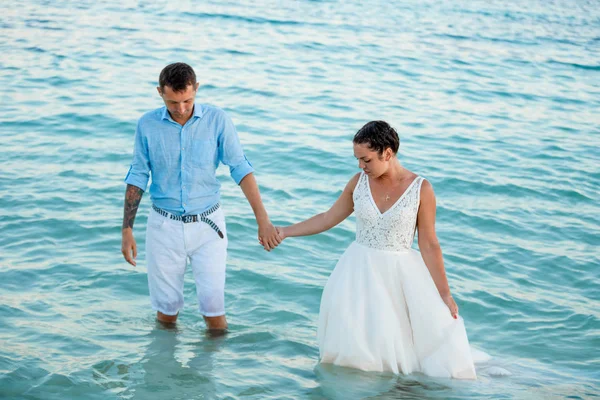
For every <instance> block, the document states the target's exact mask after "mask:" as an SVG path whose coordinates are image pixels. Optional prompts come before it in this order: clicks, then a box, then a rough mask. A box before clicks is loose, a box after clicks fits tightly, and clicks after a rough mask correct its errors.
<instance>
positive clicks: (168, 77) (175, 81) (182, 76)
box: [158, 62, 196, 92]
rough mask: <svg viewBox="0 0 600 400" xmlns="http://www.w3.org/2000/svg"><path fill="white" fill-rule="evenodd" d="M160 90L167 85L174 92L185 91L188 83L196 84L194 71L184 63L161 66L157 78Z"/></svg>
mask: <svg viewBox="0 0 600 400" xmlns="http://www.w3.org/2000/svg"><path fill="white" fill-rule="evenodd" d="M158 84H159V85H160V90H164V88H165V86H169V87H170V88H171V89H172V90H173V91H174V92H185V90H186V89H187V87H188V86H189V85H192V86H196V73H195V72H194V69H193V68H192V67H190V66H189V65H187V64H186V63H181V62H178V63H173V64H169V65H167V66H166V67H164V68H163V70H162V71H161V72H160V77H159V78H158Z"/></svg>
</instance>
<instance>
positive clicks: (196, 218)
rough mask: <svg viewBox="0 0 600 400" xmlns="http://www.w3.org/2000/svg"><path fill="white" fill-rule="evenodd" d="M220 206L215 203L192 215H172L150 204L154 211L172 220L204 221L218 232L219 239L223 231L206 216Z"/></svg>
mask: <svg viewBox="0 0 600 400" xmlns="http://www.w3.org/2000/svg"><path fill="white" fill-rule="evenodd" d="M219 207H220V204H219V203H217V204H215V205H214V206H212V207H211V208H209V209H208V210H206V211H204V212H203V213H202V214H194V215H174V214H171V213H170V212H168V211H165V210H163V209H161V208H158V207H156V206H155V205H154V204H152V209H153V210H154V211H156V212H157V213H159V214H160V215H162V216H163V217H168V218H170V219H172V220H175V221H181V222H183V223H184V224H188V223H190V222H198V221H200V222H204V223H205V224H207V225H208V226H210V227H211V228H213V229H214V230H215V232H217V233H218V234H219V237H220V238H221V239H223V237H224V236H223V232H221V230H220V229H219V227H218V226H217V224H215V223H214V222H213V221H211V220H210V219H208V218H207V217H208V216H209V215H210V214H212V213H214V212H215V211H217V210H218V209H219Z"/></svg>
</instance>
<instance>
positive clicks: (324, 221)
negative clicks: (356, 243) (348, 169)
mask: <svg viewBox="0 0 600 400" xmlns="http://www.w3.org/2000/svg"><path fill="white" fill-rule="evenodd" d="M359 177H360V173H358V174H356V175H354V176H353V177H352V179H350V181H349V182H348V184H347V185H346V187H345V188H344V191H343V192H342V194H341V195H340V197H339V198H338V199H337V200H336V202H335V203H334V204H333V206H331V208H330V209H329V210H328V211H326V212H324V213H321V214H317V215H315V216H314V217H311V218H309V219H307V220H305V221H302V222H299V223H297V224H294V225H290V226H285V227H280V228H278V231H279V235H280V237H281V239H282V240H283V239H285V238H286V237H292V236H308V235H315V234H317V233H321V232H324V231H326V230H328V229H331V228H333V227H334V226H336V225H337V224H339V223H340V222H342V221H343V220H345V219H346V218H348V216H350V214H352V212H354V200H352V193H353V191H354V187H355V186H356V183H357V182H358V178H359Z"/></svg>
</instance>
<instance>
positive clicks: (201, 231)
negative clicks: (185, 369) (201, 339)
mask: <svg viewBox="0 0 600 400" xmlns="http://www.w3.org/2000/svg"><path fill="white" fill-rule="evenodd" d="M208 218H209V219H210V220H212V221H213V222H214V223H215V224H217V226H218V227H219V229H221V232H223V236H224V237H223V238H220V237H219V235H218V234H217V232H216V231H215V230H214V229H213V228H211V227H210V226H209V225H208V224H206V223H204V222H201V221H198V222H190V223H183V222H182V221H175V220H172V219H170V218H169V217H165V216H163V215H161V214H159V213H158V212H156V211H155V210H151V211H150V215H149V216H148V226H147V228H146V263H147V265H148V288H149V289H150V301H151V303H152V308H153V309H154V310H155V311H160V312H161V313H163V314H165V315H176V314H177V313H178V312H179V310H181V308H182V307H183V280H184V275H185V270H186V267H187V264H188V261H189V264H190V265H191V267H192V272H193V274H194V280H195V281H196V294H197V296H198V306H199V309H200V313H201V314H202V315H204V316H206V317H216V316H220V315H224V314H225V265H226V260H227V231H226V230H225V215H224V214H223V211H222V209H221V208H219V209H218V210H217V211H215V212H213V213H212V214H210V215H209V216H208Z"/></svg>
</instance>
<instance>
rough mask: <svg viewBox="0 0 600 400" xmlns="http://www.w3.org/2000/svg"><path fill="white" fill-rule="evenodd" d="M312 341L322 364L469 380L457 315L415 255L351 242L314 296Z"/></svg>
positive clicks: (471, 371) (467, 352)
mask: <svg viewBox="0 0 600 400" xmlns="http://www.w3.org/2000/svg"><path fill="white" fill-rule="evenodd" d="M318 341H319V352H320V359H321V362H323V363H332V364H336V365H340V366H345V367H351V368H358V369H361V370H364V371H382V372H383V371H390V372H393V373H403V374H410V373H412V372H421V373H424V374H426V375H429V376H435V377H448V378H450V377H451V378H458V379H476V378H477V375H476V373H475V366H474V362H473V355H472V354H471V348H470V346H469V340H468V338H467V332H466V330H465V325H464V321H463V319H462V318H461V317H460V316H459V318H458V319H456V320H455V319H454V318H452V315H451V314H450V311H449V310H448V307H447V306H446V304H444V302H443V301H442V299H441V297H440V295H439V293H438V291H437V288H436V286H435V283H434V282H433V279H432V278H431V275H430V273H429V270H428V269H427V266H426V265H425V263H424V262H423V259H422V257H421V254H420V253H419V252H417V251H415V250H412V249H411V250H406V251H403V252H396V251H385V250H377V249H373V248H370V247H366V246H364V245H362V244H359V243H357V242H353V243H352V244H351V245H350V247H348V249H347V250H346V252H345V253H344V254H343V255H342V257H341V258H340V260H339V261H338V263H337V265H336V267H335V269H334V271H333V272H332V274H331V276H330V277H329V280H328V281H327V284H326V285H325V289H324V291H323V297H322V299H321V309H320V313H319V326H318Z"/></svg>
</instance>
